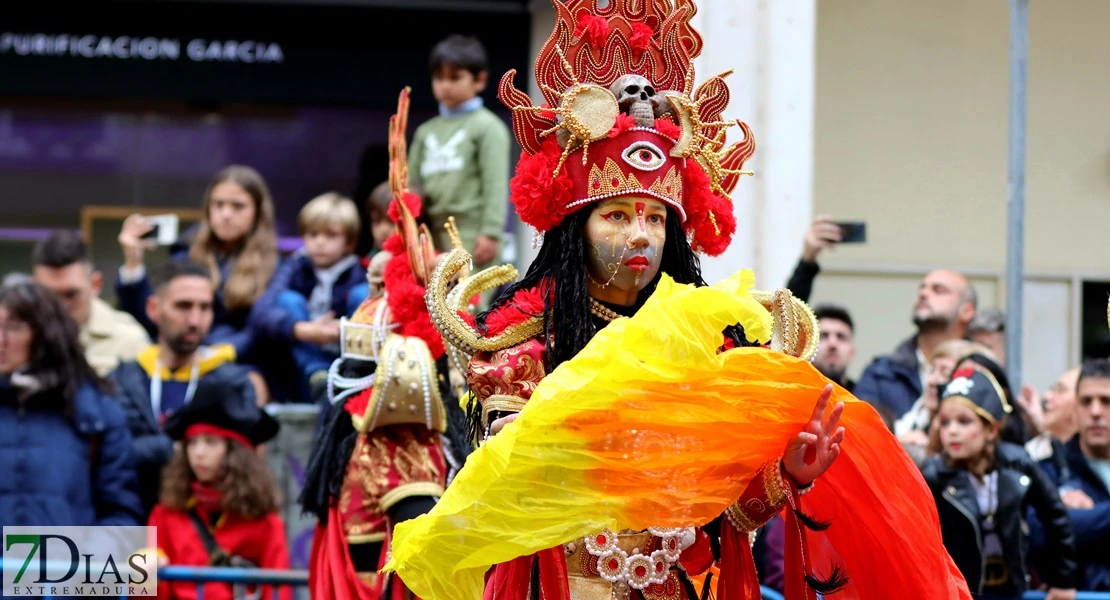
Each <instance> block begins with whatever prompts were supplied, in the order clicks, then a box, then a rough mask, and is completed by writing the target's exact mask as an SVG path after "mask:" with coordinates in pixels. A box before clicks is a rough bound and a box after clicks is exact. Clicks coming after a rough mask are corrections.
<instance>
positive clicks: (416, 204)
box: [386, 192, 420, 223]
mask: <svg viewBox="0 0 1110 600" xmlns="http://www.w3.org/2000/svg"><path fill="white" fill-rule="evenodd" d="M401 200H403V201H404V203H405V206H407V207H408V209H409V212H411V213H412V217H413V218H414V219H419V218H420V196H417V195H416V194H414V193H412V192H405V195H404V196H402V197H401ZM396 204H397V199H396V198H394V199H393V200H392V201H390V203H389V210H388V211H386V214H388V215H389V220H390V221H393V222H394V223H400V222H401V209H400V208H398V207H397V206H396Z"/></svg>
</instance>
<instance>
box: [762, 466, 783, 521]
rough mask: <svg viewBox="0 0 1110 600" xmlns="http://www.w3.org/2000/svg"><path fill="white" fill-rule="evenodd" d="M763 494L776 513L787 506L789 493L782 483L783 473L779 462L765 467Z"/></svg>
mask: <svg viewBox="0 0 1110 600" xmlns="http://www.w3.org/2000/svg"><path fill="white" fill-rule="evenodd" d="M775 460H776V461H777V460H778V459H775ZM763 492H764V493H765V494H767V501H768V502H770V503H771V507H772V508H774V509H775V510H776V511H777V510H778V509H780V508H782V507H783V506H784V505H785V504H786V496H787V494H789V492H788V491H787V490H786V487H785V486H784V485H783V483H782V471H781V470H779V466H778V463H777V462H775V463H767V464H766V465H764V466H763Z"/></svg>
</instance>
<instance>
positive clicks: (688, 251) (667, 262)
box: [477, 204, 754, 373]
mask: <svg viewBox="0 0 1110 600" xmlns="http://www.w3.org/2000/svg"><path fill="white" fill-rule="evenodd" d="M596 206H597V205H596V204H595V205H589V206H586V207H584V208H583V209H581V210H579V211H577V212H575V213H572V214H571V215H570V216H568V217H567V218H566V219H564V220H563V222H562V223H561V224H559V225H557V226H555V227H553V228H552V229H551V231H549V232H547V234H545V236H544V242H543V246H542V247H541V248H540V252H539V254H538V255H537V256H536V259H535V261H533V262H532V265H531V266H530V267H529V268H528V272H527V273H526V274H525V275H524V277H523V278H521V280H520V281H518V282H516V283H515V284H513V285H511V286H509V288H507V289H506V290H505V292H503V293H502V294H501V295H500V296H498V298H497V299H496V300H495V301H494V302H493V304H492V305H491V306H490V309H489V310H488V311H486V312H484V313H482V314H480V315H478V318H477V322H478V327H479V330H481V329H482V328H483V327H484V324H485V320H486V317H487V316H488V315H489V314H490V312H492V311H493V310H496V309H497V308H499V307H501V306H503V305H504V304H505V303H507V302H508V301H509V300H510V299H511V298H512V297H513V295H514V294H515V293H516V292H517V291H519V290H526V289H531V288H535V287H537V286H539V285H540V284H541V283H544V282H550V283H552V284H553V285H554V293H552V294H549V295H547V297H545V299H544V314H543V331H544V338H545V342H544V344H545V348H544V350H545V352H544V368H545V369H546V371H547V372H548V373H550V372H551V371H552V370H553V369H555V367H557V366H559V365H560V364H562V363H563V362H566V361H568V360H570V359H571V358H573V357H574V356H575V355H576V354H578V353H579V352H580V351H581V350H582V348H585V347H586V344H588V343H589V342H590V340H591V339H593V336H594V334H595V333H597V328H596V326H595V325H594V321H593V317H592V315H591V313H590V293H589V288H588V282H589V278H588V274H587V271H586V260H587V253H586V252H587V250H586V248H587V244H586V221H587V220H589V218H590V214H591V213H592V212H593V208H595V207H596ZM666 232H667V240H666V242H664V244H663V257H662V261H661V263H660V268H659V273H658V274H656V276H655V278H654V279H652V281H651V283H649V284H648V285H647V286H646V287H645V288H644V289H643V290H642V291H641V292H640V296H639V300H638V301H637V303H636V306H637V307H638V306H640V305H642V304H643V303H644V302H645V301H646V300H647V299H648V298H649V297H651V294H652V293H653V292H655V288H656V286H658V285H659V278H660V277H661V276H662V274H663V273H666V274H667V275H670V276H671V278H672V279H674V280H675V282H677V283H686V284H693V285H696V286H704V285H706V284H705V280H704V279H702V276H701V261H699V260H698V256H697V254H696V253H695V252H694V250H693V249H692V248H691V247H690V242H689V241H688V240H687V239H686V232H684V231H683V230H682V223H681V221H680V220H679V218H678V213H676V212H675V210H674V209H673V208H671V207H670V206H668V207H667V221H666ZM555 331H557V332H559V335H558V336H557V338H558V339H556V336H553V335H551V333H552V332H555ZM724 335H725V337H727V338H728V339H730V340H731V341H732V343H733V344H735V345H736V346H752V345H754V344H752V343H750V342H748V341H747V338H746V337H745V336H744V329H743V327H741V326H740V325H733V326H730V327H728V328H726V329H725V331H724Z"/></svg>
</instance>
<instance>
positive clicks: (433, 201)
mask: <svg viewBox="0 0 1110 600" xmlns="http://www.w3.org/2000/svg"><path fill="white" fill-rule="evenodd" d="M430 66H431V72H432V93H433V94H435V97H436V100H437V101H439V116H438V117H435V118H433V119H431V120H429V121H427V122H425V123H424V124H423V125H421V126H420V127H419V128H417V130H416V135H415V136H414V138H413V141H412V146H411V149H410V151H409V165H411V167H410V170H409V179H410V184H411V185H412V187H414V188H417V189H420V190H422V191H423V197H424V207H425V211H426V214H427V218H428V221H429V227H430V229H431V231H432V236H433V237H434V238H435V245H436V248H439V249H441V250H442V249H445V248H450V247H451V241H450V238H449V237H448V235H447V232H446V231H445V230H444V228H443V226H444V224H446V223H447V218H448V217H450V216H454V217H455V224H456V225H457V226H458V229H459V237H460V238H461V239H462V242H463V245H464V246H465V247H466V249H467V250H468V251H470V252H471V253H472V254H473V256H474V263H475V266H478V267H481V266H485V265H488V264H490V263H492V262H494V261H495V260H496V259H498V258H499V256H500V246H501V241H500V240H501V235H502V231H503V230H504V228H505V217H506V212H507V208H508V197H509V128H508V127H507V126H506V125H505V123H504V122H502V121H501V119H499V118H498V117H497V115H495V114H493V112H492V111H490V110H489V109H487V108H485V107H484V106H483V105H482V98H481V97H479V96H478V94H479V93H481V91H482V90H483V89H485V87H486V82H487V79H488V73H487V61H486V50H485V48H483V47H482V43H481V42H479V41H478V40H477V39H476V38H472V37H464V36H461V35H452V36H450V37H448V38H447V39H445V40H443V41H442V42H440V43H438V44H436V46H435V48H433V49H432V54H431V60H430Z"/></svg>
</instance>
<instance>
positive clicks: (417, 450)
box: [393, 428, 439, 483]
mask: <svg viewBox="0 0 1110 600" xmlns="http://www.w3.org/2000/svg"><path fill="white" fill-rule="evenodd" d="M393 467H394V468H395V469H397V474H398V475H399V477H400V479H401V482H402V483H412V482H417V481H435V480H436V479H438V477H439V470H438V469H436V467H435V465H433V464H432V455H431V453H430V452H428V447H427V446H425V445H424V444H421V443H420V442H419V441H418V440H417V439H416V436H414V435H413V433H412V430H411V429H408V428H405V429H403V430H402V433H401V436H400V439H399V440H397V449H396V452H395V453H394V455H393Z"/></svg>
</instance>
